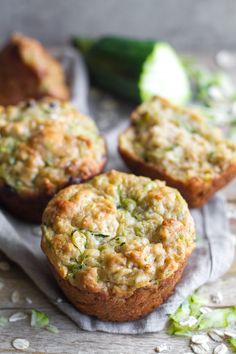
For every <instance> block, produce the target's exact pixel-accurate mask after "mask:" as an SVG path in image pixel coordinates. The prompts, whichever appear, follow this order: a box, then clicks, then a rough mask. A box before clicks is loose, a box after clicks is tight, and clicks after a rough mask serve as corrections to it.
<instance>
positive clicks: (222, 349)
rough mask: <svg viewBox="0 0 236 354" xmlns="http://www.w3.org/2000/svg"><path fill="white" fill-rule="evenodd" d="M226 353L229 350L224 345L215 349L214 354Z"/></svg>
mask: <svg viewBox="0 0 236 354" xmlns="http://www.w3.org/2000/svg"><path fill="white" fill-rule="evenodd" d="M226 353H228V348H227V347H226V345H225V344H223V343H222V344H219V345H217V347H215V349H214V351H213V354H226Z"/></svg>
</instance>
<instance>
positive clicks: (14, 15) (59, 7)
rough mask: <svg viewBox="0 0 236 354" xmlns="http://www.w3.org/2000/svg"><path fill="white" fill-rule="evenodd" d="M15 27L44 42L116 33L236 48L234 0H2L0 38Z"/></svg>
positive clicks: (187, 45)
mask: <svg viewBox="0 0 236 354" xmlns="http://www.w3.org/2000/svg"><path fill="white" fill-rule="evenodd" d="M13 31H21V32H23V33H25V34H28V35H32V36H34V37H36V38H38V39H40V40H42V41H43V42H44V43H45V44H59V43H65V42H66V41H67V40H68V38H70V36H71V35H73V34H80V35H91V36H99V35H102V34H108V33H115V34H122V35H130V36H136V37H140V38H147V37H150V38H157V39H162V40H167V41H169V42H170V43H171V44H173V45H174V46H175V47H176V48H177V49H181V50H184V51H203V52H215V51H217V50H219V49H236V0H0V44H2V42H4V41H5V40H6V39H7V37H8V36H9V35H10V34H11V32H13Z"/></svg>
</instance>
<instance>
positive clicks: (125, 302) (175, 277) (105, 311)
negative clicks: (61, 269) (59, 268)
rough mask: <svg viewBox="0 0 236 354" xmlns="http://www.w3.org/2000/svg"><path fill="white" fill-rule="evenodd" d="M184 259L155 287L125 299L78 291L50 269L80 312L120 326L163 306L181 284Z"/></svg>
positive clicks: (100, 293) (140, 290) (82, 290)
mask: <svg viewBox="0 0 236 354" xmlns="http://www.w3.org/2000/svg"><path fill="white" fill-rule="evenodd" d="M187 259H188V257H187V258H186V259H185V261H184V262H183V263H181V264H180V266H179V268H178V269H177V270H176V271H175V272H174V273H173V274H172V275H171V276H170V277H168V278H167V279H165V280H163V281H161V282H160V283H159V284H158V285H153V286H147V287H142V288H139V289H137V290H135V291H134V292H133V293H132V294H131V295H128V296H127V297H119V296H117V295H110V294H106V293H102V292H96V293H95V292H90V291H86V290H84V289H79V288H78V287H75V286H73V285H71V284H70V283H69V281H68V280H65V279H63V278H62V277H61V276H60V275H59V274H58V273H57V272H56V271H55V269H54V267H53V266H52V265H51V264H50V265H51V268H52V270H53V274H54V276H55V278H56V280H57V283H58V285H59V286H60V288H61V289H62V291H63V292H64V294H65V296H66V297H67V298H68V299H69V301H70V302H71V303H72V304H73V305H74V306H75V307H76V308H77V309H78V310H79V311H81V312H83V313H85V314H87V315H91V316H95V317H97V318H98V319H100V320H103V321H114V322H122V321H133V320H137V319H139V318H141V317H143V316H145V315H147V314H148V313H149V312H151V311H153V310H154V309H156V308H157V307H158V306H160V305H161V304H162V303H163V302H165V300H166V299H167V298H168V297H169V296H170V295H171V294H172V293H173V291H174V288H175V286H176V284H177V283H178V281H179V280H180V278H181V276H182V273H183V270H184V267H185V264H186V261H187ZM49 263H50V262H49Z"/></svg>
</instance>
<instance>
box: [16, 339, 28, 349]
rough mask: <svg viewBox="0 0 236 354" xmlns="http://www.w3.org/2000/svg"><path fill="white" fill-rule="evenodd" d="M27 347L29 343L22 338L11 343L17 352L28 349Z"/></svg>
mask: <svg viewBox="0 0 236 354" xmlns="http://www.w3.org/2000/svg"><path fill="white" fill-rule="evenodd" d="M29 345H30V343H29V341H28V340H27V339H24V338H16V339H14V340H13V342H12V346H13V348H15V349H18V350H25V349H27V348H29Z"/></svg>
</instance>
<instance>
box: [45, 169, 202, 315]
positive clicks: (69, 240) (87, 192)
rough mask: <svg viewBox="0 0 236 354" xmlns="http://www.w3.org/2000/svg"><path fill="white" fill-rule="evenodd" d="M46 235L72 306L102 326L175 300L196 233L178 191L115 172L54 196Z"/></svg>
mask: <svg viewBox="0 0 236 354" xmlns="http://www.w3.org/2000/svg"><path fill="white" fill-rule="evenodd" d="M42 234H43V236H42V243H41V245H42V249H43V251H44V253H45V254H46V256H47V258H48V260H49V263H50V264H51V267H52V269H53V271H54V274H55V277H56V279H57V281H58V283H59V285H60V286H61V288H62V290H63V291H64V293H65V295H66V296H67V297H68V298H69V299H70V301H71V302H72V303H73V304H74V305H75V306H76V307H77V308H78V309H79V310H80V311H82V312H84V313H86V314H89V315H94V316H96V317H98V318H100V319H102V320H109V321H128V320H135V319H137V318H139V317H142V316H144V315H145V314H147V313H148V312H150V311H152V310H153V309H154V308H156V307H158V306H159V305H160V304H161V303H163V302H164V301H165V299H166V298H167V297H168V296H169V295H170V294H171V293H172V291H173V289H174V287H175V285H176V283H177V282H178V281H179V279H180V277H181V274H182V271H183V269H184V265H185V263H186V261H187V259H188V257H189V256H190V254H191V253H192V251H193V249H194V237H195V230H194V224H193V220H192V217H191V215H190V213H189V209H188V206H187V203H186V202H185V201H184V199H183V198H182V197H181V195H180V193H179V192H178V191H177V190H176V189H173V188H170V187H167V186H166V185H165V182H162V181H159V180H154V181H153V180H151V179H149V178H147V177H137V176H134V175H130V174H126V173H121V172H117V171H110V172H107V173H105V174H102V175H99V176H97V177H95V178H93V179H92V180H90V181H89V182H87V183H83V184H80V185H72V186H69V187H67V188H65V189H63V190H61V191H60V192H59V193H58V194H57V195H56V196H54V198H53V199H52V200H51V201H50V202H49V204H48V206H47V208H46V210H45V211H44V214H43V224H42Z"/></svg>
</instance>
